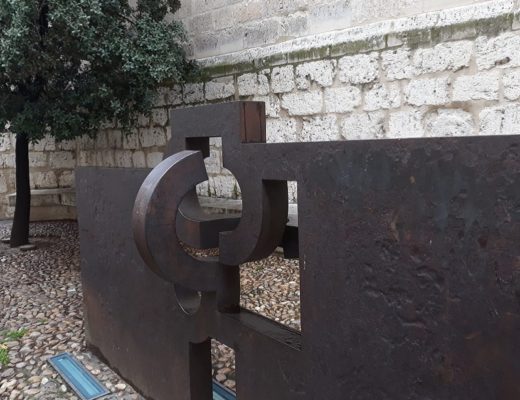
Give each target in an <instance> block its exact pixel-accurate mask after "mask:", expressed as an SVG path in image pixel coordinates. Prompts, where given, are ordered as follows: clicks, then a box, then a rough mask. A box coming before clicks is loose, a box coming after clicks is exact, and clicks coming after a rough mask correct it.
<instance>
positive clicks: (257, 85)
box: [237, 73, 269, 96]
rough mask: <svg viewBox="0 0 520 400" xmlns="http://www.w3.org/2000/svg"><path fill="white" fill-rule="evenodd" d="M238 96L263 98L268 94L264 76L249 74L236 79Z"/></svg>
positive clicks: (267, 83) (267, 82) (267, 85)
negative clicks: (258, 96)
mask: <svg viewBox="0 0 520 400" xmlns="http://www.w3.org/2000/svg"><path fill="white" fill-rule="evenodd" d="M237 86H238V94H239V95H240V96H255V95H261V96H265V95H267V94H268V93H269V81H268V79H267V76H265V75H264V74H257V73H249V74H244V75H241V76H239V77H238V79H237Z"/></svg>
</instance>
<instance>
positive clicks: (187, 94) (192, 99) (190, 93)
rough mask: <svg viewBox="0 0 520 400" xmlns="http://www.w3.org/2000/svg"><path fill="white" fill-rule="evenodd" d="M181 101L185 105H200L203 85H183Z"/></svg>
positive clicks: (202, 98)
mask: <svg viewBox="0 0 520 400" xmlns="http://www.w3.org/2000/svg"><path fill="white" fill-rule="evenodd" d="M183 100H184V102H185V103H186V104H192V103H200V102H202V101H204V84H203V83H187V84H185V85H184V90H183Z"/></svg>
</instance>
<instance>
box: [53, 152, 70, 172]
mask: <svg viewBox="0 0 520 400" xmlns="http://www.w3.org/2000/svg"><path fill="white" fill-rule="evenodd" d="M49 165H50V167H51V168H74V167H75V166H76V159H75V157H74V153H73V152H70V151H56V152H51V153H50V155H49Z"/></svg>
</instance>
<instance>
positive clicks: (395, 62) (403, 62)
mask: <svg viewBox="0 0 520 400" xmlns="http://www.w3.org/2000/svg"><path fill="white" fill-rule="evenodd" d="M411 57H412V54H411V51H410V49H407V48H399V49H395V50H388V51H384V52H383V53H381V59H382V66H383V72H384V74H385V75H386V79H388V80H389V81H394V80H400V79H410V78H412V77H413V76H414V67H413V65H412V60H411Z"/></svg>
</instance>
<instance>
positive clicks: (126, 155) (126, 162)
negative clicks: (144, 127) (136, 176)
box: [114, 150, 132, 168]
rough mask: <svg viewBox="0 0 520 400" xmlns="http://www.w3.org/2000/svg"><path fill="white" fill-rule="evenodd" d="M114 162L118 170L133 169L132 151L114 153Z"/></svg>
mask: <svg viewBox="0 0 520 400" xmlns="http://www.w3.org/2000/svg"><path fill="white" fill-rule="evenodd" d="M114 162H115V165H116V167H118V168H131V167H132V152H131V151H130V150H116V151H114Z"/></svg>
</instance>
